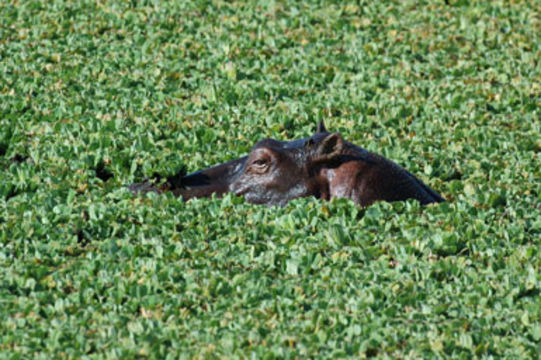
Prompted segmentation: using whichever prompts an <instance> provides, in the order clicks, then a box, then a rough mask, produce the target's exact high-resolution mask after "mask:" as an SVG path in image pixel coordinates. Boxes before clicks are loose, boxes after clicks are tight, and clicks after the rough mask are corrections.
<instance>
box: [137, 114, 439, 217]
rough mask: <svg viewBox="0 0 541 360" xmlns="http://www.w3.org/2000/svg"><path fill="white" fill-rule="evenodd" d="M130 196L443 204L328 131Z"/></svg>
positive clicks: (141, 187) (269, 145)
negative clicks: (153, 194) (165, 194)
mask: <svg viewBox="0 0 541 360" xmlns="http://www.w3.org/2000/svg"><path fill="white" fill-rule="evenodd" d="M130 189H131V190H132V191H135V192H139V191H155V192H158V193H160V192H165V191H171V192H172V193H173V194H174V195H176V196H182V197H183V199H186V200H187V199H190V198H193V197H209V196H211V195H212V194H216V195H217V196H221V195H223V194H225V193H227V192H232V193H234V194H235V195H237V196H243V197H244V198H245V199H246V201H248V202H249V203H253V204H264V205H268V206H270V205H280V206H284V205H285V204H287V203H288V202H289V201H291V200H293V199H295V198H299V197H308V196H314V197H316V198H321V199H325V200H329V199H331V198H334V197H337V198H347V199H350V200H352V201H353V202H355V203H356V204H358V205H360V206H362V207H365V206H368V205H370V204H372V203H374V202H376V201H389V202H392V201H401V200H406V199H416V200H418V201H419V202H420V203H421V204H422V205H426V204H430V203H439V202H443V201H445V200H444V199H443V198H442V197H441V196H440V195H439V194H438V193H437V192H435V191H434V190H432V189H431V188H430V187H428V186H427V185H426V184H424V183H423V182H422V181H421V180H420V179H418V178H417V177H415V176H414V175H413V174H411V173H410V172H409V171H407V170H406V169H404V168H402V167H401V166H399V165H398V164H396V163H394V162H392V161H391V160H389V159H387V158H385V157H383V156H381V155H378V154H375V153H373V152H370V151H368V150H365V149H363V148H361V147H359V146H356V145H354V144H352V143H350V142H348V141H346V140H344V139H343V137H342V135H341V134H340V133H337V132H334V133H331V132H329V131H327V129H326V128H325V125H324V123H323V122H320V123H319V124H318V127H317V131H316V133H315V134H314V135H312V136H311V137H308V138H304V139H298V140H293V141H279V140H275V139H264V140H261V141H259V142H258V143H257V144H256V145H255V146H254V147H253V148H252V150H251V151H250V153H249V154H248V155H247V156H243V157H241V158H239V159H235V160H231V161H229V162H226V163H224V164H220V165H216V166H213V167H211V168H208V169H205V170H201V171H197V172H194V173H192V174H189V175H186V176H182V175H177V176H174V177H171V178H168V180H167V182H166V183H165V184H164V185H162V186H161V187H159V188H156V187H154V186H153V185H152V184H150V183H148V182H146V183H142V184H134V185H132V186H131V187H130Z"/></svg>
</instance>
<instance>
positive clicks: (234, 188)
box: [229, 181, 248, 196]
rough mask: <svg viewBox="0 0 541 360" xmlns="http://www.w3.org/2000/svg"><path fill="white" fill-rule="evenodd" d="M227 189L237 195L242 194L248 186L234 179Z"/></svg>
mask: <svg viewBox="0 0 541 360" xmlns="http://www.w3.org/2000/svg"><path fill="white" fill-rule="evenodd" d="M229 191H231V192H232V193H233V194H235V195H237V196H242V195H244V194H245V193H246V192H247V191H248V186H246V184H242V183H240V182H238V181H235V182H233V183H231V185H229Z"/></svg>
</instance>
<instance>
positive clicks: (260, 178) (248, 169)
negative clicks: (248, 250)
mask: <svg viewBox="0 0 541 360" xmlns="http://www.w3.org/2000/svg"><path fill="white" fill-rule="evenodd" d="M343 146H344V141H343V139H342V136H341V135H340V134H339V133H328V132H327V131H326V130H325V128H324V126H323V124H320V125H319V126H318V132H317V133H316V134H314V135H313V136H312V137H309V138H306V139H301V140H295V141H289V142H286V141H278V140H274V139H265V140H262V141H260V142H258V143H257V144H256V145H255V146H254V147H253V148H252V150H251V152H250V154H249V155H248V157H247V159H246V162H245V163H244V166H243V169H242V170H241V171H240V172H239V174H238V176H237V177H236V178H235V179H234V180H233V182H232V183H231V184H230V187H229V189H230V191H232V192H233V193H235V194H236V195H239V196H240V195H242V196H244V197H245V199H246V200H247V201H248V202H250V203H253V204H266V205H282V206H283V205H285V204H287V203H288V202H289V201H290V200H292V199H294V198H298V197H305V196H311V195H313V196H316V197H324V198H327V197H328V191H327V190H326V186H325V185H324V183H325V180H324V179H323V178H322V177H321V176H319V169H321V167H322V166H323V165H324V164H325V163H328V162H330V161H333V159H335V158H336V157H338V156H340V154H341V152H342V149H343Z"/></svg>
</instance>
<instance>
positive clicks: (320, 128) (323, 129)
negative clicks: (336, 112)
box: [317, 120, 327, 133]
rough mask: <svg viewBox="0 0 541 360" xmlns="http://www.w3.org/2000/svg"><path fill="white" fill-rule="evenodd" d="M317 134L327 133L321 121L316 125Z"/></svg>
mask: <svg viewBox="0 0 541 360" xmlns="http://www.w3.org/2000/svg"><path fill="white" fill-rule="evenodd" d="M317 132H318V133H320V132H327V129H326V128H325V123H324V122H323V120H321V121H320V122H319V123H318V124H317Z"/></svg>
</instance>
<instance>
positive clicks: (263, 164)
mask: <svg viewBox="0 0 541 360" xmlns="http://www.w3.org/2000/svg"><path fill="white" fill-rule="evenodd" d="M268 165H269V159H267V158H259V159H255V160H254V161H252V163H251V166H250V170H251V171H252V172H255V173H259V174H263V173H264V172H266V171H267V169H268Z"/></svg>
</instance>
